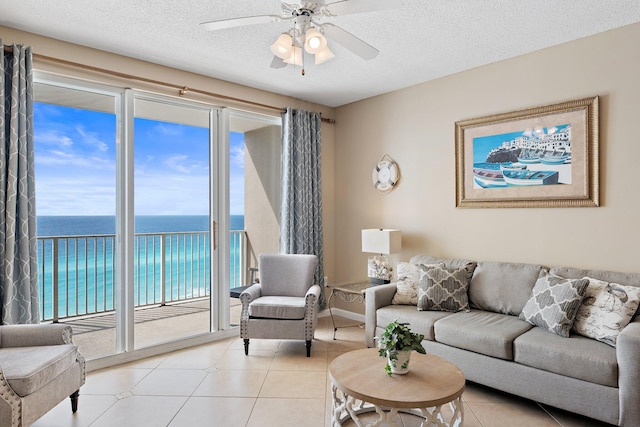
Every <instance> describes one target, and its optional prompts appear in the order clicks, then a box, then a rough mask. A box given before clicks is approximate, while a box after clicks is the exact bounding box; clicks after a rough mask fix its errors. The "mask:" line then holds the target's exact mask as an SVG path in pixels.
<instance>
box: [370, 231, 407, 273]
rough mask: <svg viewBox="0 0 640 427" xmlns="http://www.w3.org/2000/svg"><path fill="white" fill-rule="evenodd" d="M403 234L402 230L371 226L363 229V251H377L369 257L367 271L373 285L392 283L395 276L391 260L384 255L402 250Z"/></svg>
mask: <svg viewBox="0 0 640 427" xmlns="http://www.w3.org/2000/svg"><path fill="white" fill-rule="evenodd" d="M401 247H402V235H401V233H400V230H388V229H383V228H371V229H365V230H362V252H369V253H376V254H379V256H373V257H369V260H368V263H367V266H368V268H367V271H368V276H369V280H370V281H371V284H372V285H381V284H384V283H390V282H391V277H392V276H393V273H392V268H391V267H390V266H389V261H388V260H387V257H386V256H384V255H389V254H392V253H395V252H400V248H401Z"/></svg>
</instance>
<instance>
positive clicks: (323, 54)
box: [315, 46, 335, 65]
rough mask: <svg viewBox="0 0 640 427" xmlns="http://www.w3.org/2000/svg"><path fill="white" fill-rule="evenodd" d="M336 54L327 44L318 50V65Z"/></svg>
mask: <svg viewBox="0 0 640 427" xmlns="http://www.w3.org/2000/svg"><path fill="white" fill-rule="evenodd" d="M334 56H335V55H334V54H333V52H331V50H329V47H328V46H325V47H324V49H322V50H319V51H318V52H316V57H315V59H316V65H319V64H322V63H323V62H326V61H328V60H330V59H332V58H333V57H334Z"/></svg>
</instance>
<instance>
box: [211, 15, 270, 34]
mask: <svg viewBox="0 0 640 427" xmlns="http://www.w3.org/2000/svg"><path fill="white" fill-rule="evenodd" d="M280 21H282V18H281V17H279V16H277V15H259V16H245V17H244V18H232V19H223V20H220V21H210V22H203V23H201V24H200V26H201V27H202V28H204V29H205V30H206V31H216V30H224V29H227V28H235V27H243V26H246V25H256V24H266V23H274V22H280Z"/></svg>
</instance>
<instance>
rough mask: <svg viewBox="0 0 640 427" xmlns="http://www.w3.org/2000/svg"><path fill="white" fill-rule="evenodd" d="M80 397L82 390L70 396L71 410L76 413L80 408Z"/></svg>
mask: <svg viewBox="0 0 640 427" xmlns="http://www.w3.org/2000/svg"><path fill="white" fill-rule="evenodd" d="M78 397H80V390H76V391H74V392H73V394H72V395H71V396H69V398H70V399H71V411H72V412H73V413H74V414H75V413H76V411H77V410H78Z"/></svg>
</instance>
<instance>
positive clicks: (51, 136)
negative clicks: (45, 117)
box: [34, 130, 73, 147]
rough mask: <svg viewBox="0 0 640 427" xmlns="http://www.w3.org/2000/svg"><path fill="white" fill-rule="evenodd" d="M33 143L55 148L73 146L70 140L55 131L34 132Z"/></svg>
mask: <svg viewBox="0 0 640 427" xmlns="http://www.w3.org/2000/svg"><path fill="white" fill-rule="evenodd" d="M34 141H35V144H47V145H55V146H57V147H71V146H72V145H73V140H72V139H71V138H69V137H68V136H67V135H62V134H61V133H60V132H58V131H55V130H49V131H45V132H35V135H34Z"/></svg>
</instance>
